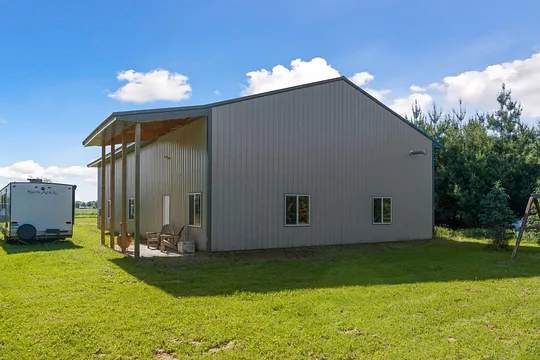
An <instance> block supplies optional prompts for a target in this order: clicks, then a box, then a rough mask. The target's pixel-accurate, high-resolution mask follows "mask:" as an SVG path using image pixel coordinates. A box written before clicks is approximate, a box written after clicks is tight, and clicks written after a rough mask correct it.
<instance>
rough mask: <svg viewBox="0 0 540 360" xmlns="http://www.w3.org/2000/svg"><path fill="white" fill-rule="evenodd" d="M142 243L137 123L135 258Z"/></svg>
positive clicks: (139, 156) (138, 128)
mask: <svg viewBox="0 0 540 360" xmlns="http://www.w3.org/2000/svg"><path fill="white" fill-rule="evenodd" d="M140 244H141V124H140V123H137V124H136V125H135V258H136V259H138V258H139V257H140V252H139V251H140V249H139V247H140Z"/></svg>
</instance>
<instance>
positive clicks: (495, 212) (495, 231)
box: [479, 181, 514, 249]
mask: <svg viewBox="0 0 540 360" xmlns="http://www.w3.org/2000/svg"><path fill="white" fill-rule="evenodd" d="M508 200H509V196H508V194H507V193H506V191H505V190H504V188H503V186H502V185H501V182H500V181H497V182H495V184H494V185H493V187H492V188H491V190H490V191H489V192H488V193H487V195H486V196H485V197H484V198H483V199H482V200H481V201H480V209H481V210H480V216H479V218H480V224H481V225H482V226H484V227H486V228H488V229H489V230H490V231H491V235H492V240H493V241H492V245H493V247H494V248H496V249H502V248H505V247H507V246H508V235H507V231H506V230H507V229H508V228H509V227H510V224H511V223H512V219H513V217H514V215H513V213H512V210H510V207H509V205H508Z"/></svg>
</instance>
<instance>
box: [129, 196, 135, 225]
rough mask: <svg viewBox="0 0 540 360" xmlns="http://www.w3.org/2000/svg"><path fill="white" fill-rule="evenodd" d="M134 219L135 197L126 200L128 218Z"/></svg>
mask: <svg viewBox="0 0 540 360" xmlns="http://www.w3.org/2000/svg"><path fill="white" fill-rule="evenodd" d="M133 219H135V198H129V200H128V220H133Z"/></svg>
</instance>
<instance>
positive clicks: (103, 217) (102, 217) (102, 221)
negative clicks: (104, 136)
mask: <svg viewBox="0 0 540 360" xmlns="http://www.w3.org/2000/svg"><path fill="white" fill-rule="evenodd" d="M105 156H106V151H105V140H102V142H101V196H100V202H101V204H100V207H101V214H100V219H99V221H100V224H99V228H100V230H101V245H105V226H106V225H105V224H106V216H107V204H106V202H107V200H106V197H105V189H106V187H105V181H106V177H105Z"/></svg>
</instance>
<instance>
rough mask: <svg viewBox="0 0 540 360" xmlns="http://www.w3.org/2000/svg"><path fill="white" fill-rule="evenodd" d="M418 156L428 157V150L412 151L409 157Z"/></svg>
mask: <svg viewBox="0 0 540 360" xmlns="http://www.w3.org/2000/svg"><path fill="white" fill-rule="evenodd" d="M416 155H427V152H426V150H411V151H409V156H416Z"/></svg>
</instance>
